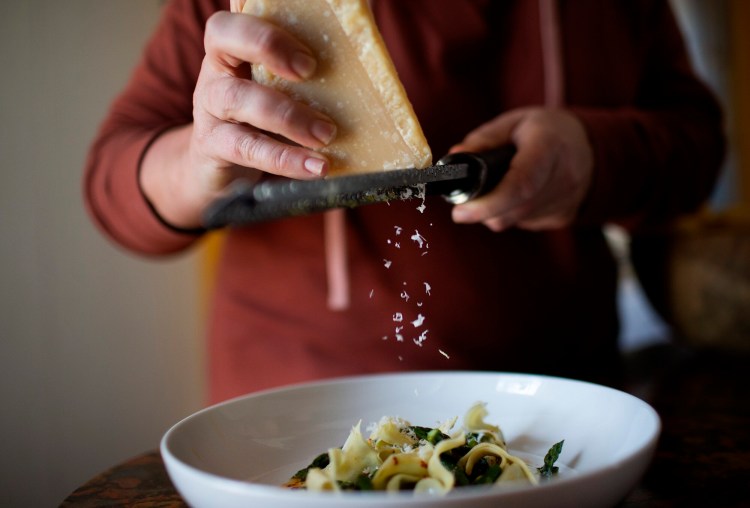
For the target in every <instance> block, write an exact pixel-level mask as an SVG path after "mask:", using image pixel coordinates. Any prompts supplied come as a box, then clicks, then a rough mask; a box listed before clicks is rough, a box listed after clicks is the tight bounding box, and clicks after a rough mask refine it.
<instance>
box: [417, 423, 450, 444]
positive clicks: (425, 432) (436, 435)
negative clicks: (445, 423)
mask: <svg viewBox="0 0 750 508" xmlns="http://www.w3.org/2000/svg"><path fill="white" fill-rule="evenodd" d="M408 429H409V430H411V431H412V432H414V435H415V436H417V439H421V440H423V441H427V442H428V443H431V444H433V445H436V444H438V443H439V442H440V441H442V440H443V439H448V438H450V436H448V435H446V434H443V433H442V432H440V429H431V428H430V427H419V426H416V425H415V426H413V427H409V428H408Z"/></svg>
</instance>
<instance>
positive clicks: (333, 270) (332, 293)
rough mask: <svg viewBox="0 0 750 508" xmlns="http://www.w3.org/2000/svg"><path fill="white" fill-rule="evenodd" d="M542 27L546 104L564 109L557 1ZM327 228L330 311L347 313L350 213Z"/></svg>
mask: <svg viewBox="0 0 750 508" xmlns="http://www.w3.org/2000/svg"><path fill="white" fill-rule="evenodd" d="M539 27H540V33H541V38H542V65H543V66H544V104H545V105H546V106H547V107H550V108H560V107H562V106H563V105H564V104H565V75H564V72H563V59H562V39H561V35H560V18H559V12H558V3H557V0H539ZM323 227H324V230H325V231H324V237H325V246H324V248H325V262H326V276H327V283H328V308H329V309H331V310H346V309H347V308H349V305H350V303H351V295H350V280H349V263H348V253H347V245H346V211H345V210H344V209H335V210H329V211H327V212H326V213H325V214H324V219H323Z"/></svg>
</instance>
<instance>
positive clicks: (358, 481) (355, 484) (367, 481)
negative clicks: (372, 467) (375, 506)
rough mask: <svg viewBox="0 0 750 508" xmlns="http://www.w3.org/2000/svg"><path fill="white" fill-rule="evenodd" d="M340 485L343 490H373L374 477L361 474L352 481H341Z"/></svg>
mask: <svg viewBox="0 0 750 508" xmlns="http://www.w3.org/2000/svg"><path fill="white" fill-rule="evenodd" d="M339 486H340V487H341V489H342V490H373V489H374V488H373V486H372V479H371V478H370V477H369V476H368V475H366V474H361V475H359V476H357V477H356V478H355V479H354V481H352V482H339Z"/></svg>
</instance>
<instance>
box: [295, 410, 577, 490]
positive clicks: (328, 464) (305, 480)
mask: <svg viewBox="0 0 750 508" xmlns="http://www.w3.org/2000/svg"><path fill="white" fill-rule="evenodd" d="M487 415H488V413H487V409H486V407H485V404H483V403H477V404H475V405H473V406H472V407H471V408H469V410H468V411H467V413H466V415H465V417H464V421H463V426H462V427H461V428H459V429H458V430H456V431H453V432H452V434H449V433H451V431H452V430H453V428H454V426H455V424H456V421H457V418H452V419H450V420H448V421H446V422H445V423H443V424H441V425H439V426H438V427H435V428H429V427H419V426H415V425H412V424H411V423H410V422H408V421H406V420H403V419H401V418H397V417H383V418H382V419H381V420H380V421H379V422H378V423H377V424H376V425H374V426H373V428H372V431H371V433H370V436H369V437H368V438H367V439H365V437H364V436H363V435H362V431H361V424H362V422H361V421H360V422H358V423H357V424H356V425H354V427H352V430H351V432H350V433H349V437H348V438H347V439H346V442H345V443H344V445H343V446H342V447H341V448H331V449H330V450H328V452H326V453H323V454H321V455H319V456H318V457H317V458H316V459H315V460H314V461H313V462H312V464H310V466H308V467H307V468H305V469H302V470H300V471H298V472H297V474H295V475H294V476H293V477H292V478H291V479H290V480H289V481H288V482H287V483H286V484H285V486H286V487H289V488H305V489H307V490H311V491H334V492H340V491H346V490H383V491H401V490H413V491H414V492H417V493H420V492H426V493H433V494H444V493H447V492H449V491H450V490H452V489H453V488H455V487H462V486H466V485H481V484H497V483H504V482H526V483H528V484H532V485H536V484H537V483H538V482H539V481H540V478H544V477H547V476H550V475H552V474H554V473H556V472H557V468H556V467H554V465H553V464H554V462H555V460H557V458H558V456H559V455H560V452H561V451H562V444H563V442H562V441H561V442H559V443H556V444H555V445H553V446H552V448H550V451H549V452H548V453H547V456H546V457H545V458H544V465H542V466H541V467H539V468H531V467H529V465H528V464H526V462H525V461H524V460H522V459H521V458H519V457H517V456H515V455H513V454H511V453H510V452H509V451H508V449H507V446H506V442H505V437H504V436H503V433H502V431H501V430H500V428H499V427H497V426H495V425H491V424H489V423H487V422H486V421H485V418H486V417H487Z"/></svg>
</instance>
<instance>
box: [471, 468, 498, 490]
mask: <svg viewBox="0 0 750 508" xmlns="http://www.w3.org/2000/svg"><path fill="white" fill-rule="evenodd" d="M502 472H503V470H502V469H501V468H500V464H492V465H491V466H489V467H488V468H487V471H485V472H484V474H482V475H479V476H477V478H476V479H475V480H474V485H486V484H489V483H495V482H496V481H497V479H498V478H500V473H502Z"/></svg>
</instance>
